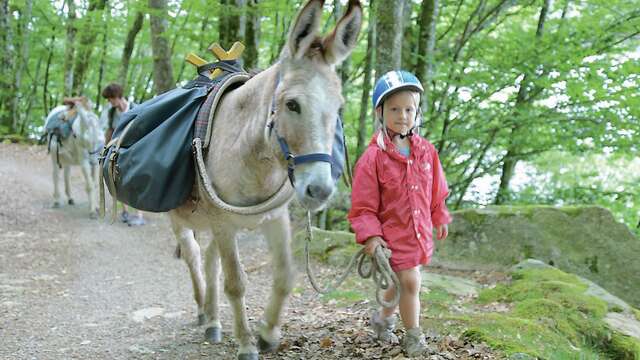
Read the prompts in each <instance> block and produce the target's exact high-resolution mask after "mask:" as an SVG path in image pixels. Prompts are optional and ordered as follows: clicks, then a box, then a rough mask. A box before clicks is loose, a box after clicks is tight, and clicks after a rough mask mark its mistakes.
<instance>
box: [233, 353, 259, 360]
mask: <svg viewBox="0 0 640 360" xmlns="http://www.w3.org/2000/svg"><path fill="white" fill-rule="evenodd" d="M259 359H260V358H259V357H258V354H257V353H249V354H238V360H259Z"/></svg>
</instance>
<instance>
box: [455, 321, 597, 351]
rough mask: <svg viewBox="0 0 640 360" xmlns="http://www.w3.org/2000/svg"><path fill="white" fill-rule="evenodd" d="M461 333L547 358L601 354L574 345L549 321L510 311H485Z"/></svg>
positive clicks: (507, 348) (498, 348) (475, 340)
mask: <svg viewBox="0 0 640 360" xmlns="http://www.w3.org/2000/svg"><path fill="white" fill-rule="evenodd" d="M470 323H471V324H472V325H471V326H470V327H469V328H468V329H467V330H466V331H465V332H464V333H463V334H462V337H463V338H464V339H466V340H470V341H473V342H485V343H487V344H488V345H489V346H490V347H492V348H493V349H496V350H500V351H503V352H504V353H506V354H508V355H511V354H515V353H524V354H528V355H532V356H535V357H538V358H544V359H563V358H566V359H572V358H576V355H578V354H579V355H580V356H581V358H582V359H597V358H598V354H597V353H596V352H595V351H594V350H593V349H591V348H589V347H587V346H585V347H583V348H576V347H574V346H572V345H571V344H570V343H569V342H568V341H567V340H566V339H565V338H564V337H563V336H561V335H560V334H559V333H558V332H557V331H556V330H554V329H552V328H550V327H549V326H548V324H547V323H545V322H540V321H537V320H531V319H525V318H519V317H513V316H510V315H509V314H483V315H480V316H478V317H476V318H474V319H472V320H471V322H470Z"/></svg>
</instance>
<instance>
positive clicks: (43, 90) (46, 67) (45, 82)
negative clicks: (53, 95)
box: [42, 32, 56, 114]
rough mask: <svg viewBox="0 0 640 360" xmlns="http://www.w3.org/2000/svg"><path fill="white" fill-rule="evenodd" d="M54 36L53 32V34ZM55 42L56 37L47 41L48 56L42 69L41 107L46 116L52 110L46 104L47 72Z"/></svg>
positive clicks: (53, 36) (52, 36)
mask: <svg viewBox="0 0 640 360" xmlns="http://www.w3.org/2000/svg"><path fill="white" fill-rule="evenodd" d="M54 34H55V32H54ZM55 42H56V36H55V35H51V41H49V46H48V48H49V55H48V56H47V65H46V66H45V69H44V81H43V84H42V107H43V108H44V113H45V114H48V113H49V110H50V109H51V108H53V106H51V108H50V107H49V103H48V99H49V96H48V90H47V89H48V87H49V70H50V69H51V61H53V50H54V49H55V48H54V46H53V44H54V43H55Z"/></svg>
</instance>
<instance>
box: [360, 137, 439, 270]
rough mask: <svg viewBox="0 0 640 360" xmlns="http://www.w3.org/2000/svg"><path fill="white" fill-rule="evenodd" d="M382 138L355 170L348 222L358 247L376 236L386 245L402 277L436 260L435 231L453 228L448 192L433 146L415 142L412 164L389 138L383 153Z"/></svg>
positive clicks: (373, 142)
mask: <svg viewBox="0 0 640 360" xmlns="http://www.w3.org/2000/svg"><path fill="white" fill-rule="evenodd" d="M377 136H378V134H377V133H375V134H374V135H373V138H372V139H371V142H370V143H369V147H368V148H367V149H366V150H365V152H364V154H362V157H361V158H360V159H359V160H358V162H357V164H356V167H355V172H354V178H353V188H352V192H351V210H350V211H349V215H348V218H349V221H350V222H351V227H352V228H353V230H354V231H355V234H356V241H357V242H358V243H360V244H364V243H365V242H366V241H367V239H368V238H370V237H372V236H376V235H377V236H380V237H382V238H383V239H384V240H385V241H386V242H387V244H388V245H389V248H390V250H391V260H390V263H391V268H392V269H393V270H394V271H396V272H397V271H400V270H406V269H410V268H413V267H415V266H417V265H420V264H427V263H429V261H430V260H431V255H432V254H433V248H434V245H433V227H434V226H438V225H443V224H448V223H450V222H451V216H450V215H449V211H448V209H447V206H446V204H445V199H446V198H447V196H448V194H449V190H448V188H447V181H446V179H445V176H444V172H443V171H442V166H441V165H440V159H439V158H438V152H437V151H436V149H435V147H434V146H433V145H432V144H431V143H430V142H429V141H427V140H425V139H424V138H422V137H420V136H419V135H417V134H416V135H413V136H411V137H410V142H411V145H410V146H411V154H410V156H409V157H408V158H407V157H404V156H403V155H402V154H400V152H398V148H397V147H396V146H395V145H394V144H393V143H392V142H391V141H390V140H389V139H388V138H387V137H386V136H385V137H384V139H385V145H386V148H387V150H386V151H385V150H382V149H380V147H378V145H377V143H376V138H377Z"/></svg>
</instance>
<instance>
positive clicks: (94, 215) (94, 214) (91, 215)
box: [89, 211, 98, 220]
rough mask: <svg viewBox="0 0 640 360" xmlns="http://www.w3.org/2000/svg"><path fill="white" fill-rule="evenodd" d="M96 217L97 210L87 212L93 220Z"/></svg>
mask: <svg viewBox="0 0 640 360" xmlns="http://www.w3.org/2000/svg"><path fill="white" fill-rule="evenodd" d="M97 218H98V212H97V211H92V212H90V213H89V219H91V220H95V219H97Z"/></svg>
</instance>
